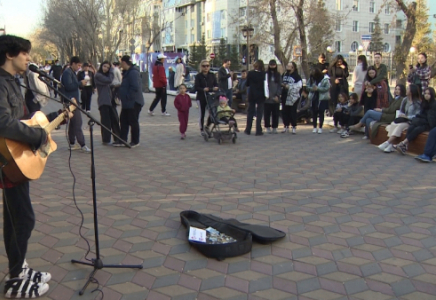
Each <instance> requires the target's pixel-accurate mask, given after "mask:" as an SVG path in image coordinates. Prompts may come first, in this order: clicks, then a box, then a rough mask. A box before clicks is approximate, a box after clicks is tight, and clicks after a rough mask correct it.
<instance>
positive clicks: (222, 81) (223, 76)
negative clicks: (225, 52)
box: [218, 67, 232, 92]
mask: <svg viewBox="0 0 436 300" xmlns="http://www.w3.org/2000/svg"><path fill="white" fill-rule="evenodd" d="M231 76H232V75H230V72H229V73H227V70H226V68H224V67H221V68H220V69H219V70H218V86H219V88H220V90H222V91H223V92H226V91H228V90H229V78H230V77H231ZM230 89H231V87H230Z"/></svg>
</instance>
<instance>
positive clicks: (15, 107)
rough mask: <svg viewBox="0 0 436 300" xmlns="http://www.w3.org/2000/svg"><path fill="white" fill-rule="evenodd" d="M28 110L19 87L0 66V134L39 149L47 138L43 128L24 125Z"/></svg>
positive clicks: (12, 77)
mask: <svg viewBox="0 0 436 300" xmlns="http://www.w3.org/2000/svg"><path fill="white" fill-rule="evenodd" d="M27 112H28V109H27V106H26V103H25V102H24V98H23V95H22V94H21V90H20V87H19V86H18V84H17V83H16V82H15V78H14V76H12V75H11V74H9V73H8V72H6V71H5V70H4V69H3V68H0V136H1V137H4V138H7V139H11V140H15V141H18V142H22V143H28V144H29V145H30V146H31V147H32V148H33V149H39V147H41V145H42V144H44V143H45V141H46V140H47V134H46V133H45V131H44V129H41V128H33V127H29V126H27V125H24V124H23V123H22V122H20V119H24V117H26V114H27Z"/></svg>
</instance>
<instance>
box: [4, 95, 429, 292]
mask: <svg viewBox="0 0 436 300" xmlns="http://www.w3.org/2000/svg"><path fill="white" fill-rule="evenodd" d="M145 97H146V106H145V107H144V109H143V112H142V114H141V118H140V123H141V146H140V147H138V148H135V149H132V150H129V149H126V148H113V147H107V146H103V145H102V144H101V137H100V134H99V128H98V127H96V129H95V132H96V134H95V140H96V148H95V155H96V174H97V197H98V213H99V230H100V246H101V255H102V257H103V261H104V263H107V264H119V263H122V264H142V265H143V266H144V269H142V270H132V269H110V268H105V269H103V270H99V271H98V272H97V274H96V276H95V277H96V279H97V280H98V281H99V283H100V287H101V290H102V291H103V292H104V299H105V300H112V299H113V300H118V299H123V300H127V299H129V300H131V299H149V300H157V299H159V300H161V299H162V300H164V299H165V300H166V299H174V300H176V299H177V300H188V299H199V300H206V299H229V300H230V299H232V300H236V299H238V300H239V299H250V300H261V299H268V300H276V299H277V300H279V299H289V300H291V299H300V300H303V299H322V300H332V299H356V300H357V299H363V300H366V299H371V300H377V299H381V300H384V299H404V300H415V299H420V300H421V299H422V300H425V299H435V298H436V285H435V281H436V239H435V237H434V235H435V233H436V218H435V213H436V201H435V190H436V189H435V184H434V183H435V177H436V167H435V166H433V165H426V164H420V163H418V162H416V161H415V160H414V159H413V158H412V157H410V156H406V157H402V156H400V155H398V154H397V153H392V154H389V155H388V154H384V153H380V151H379V150H378V149H377V148H376V147H374V146H373V145H370V144H369V143H368V142H366V141H362V140H361V139H360V137H359V136H355V137H351V138H349V139H340V138H339V136H338V135H337V134H332V133H323V134H321V135H320V134H312V132H311V128H310V126H299V128H298V131H297V134H296V135H291V134H277V135H265V136H261V137H256V136H254V135H251V136H246V135H242V134H241V135H240V136H239V138H238V140H237V143H236V144H232V143H224V144H222V145H218V143H216V142H214V141H209V142H208V143H206V142H205V141H204V140H203V139H202V138H201V137H200V136H199V131H198V127H197V125H196V121H197V114H198V110H197V109H196V107H195V104H194V105H193V107H192V109H191V112H190V122H189V127H188V132H187V135H188V137H187V139H186V140H184V141H182V140H180V139H179V133H178V121H177V116H176V111H175V109H174V106H173V97H169V104H168V110H169V112H170V113H171V117H162V116H160V115H156V116H153V117H151V116H148V115H147V109H148V106H149V104H150V103H151V100H152V98H153V95H152V94H145ZM95 102H96V101H95V99H94V104H93V105H94V106H93V110H92V113H93V114H96V115H98V110H97V108H96V106H95V104H96V103H95ZM51 105H52V104H51ZM158 110H159V107H158V108H157V109H156V111H158ZM238 121H239V125H240V128H241V129H244V127H245V115H238ZM84 127H87V126H86V125H84ZM326 131H327V130H326ZM85 134H87V131H86V130H85ZM53 136H54V139H55V140H56V142H57V143H58V150H57V151H56V152H55V153H53V154H52V155H51V157H50V159H49V161H48V164H47V167H46V170H45V172H44V174H43V176H42V178H41V179H40V180H38V181H35V182H32V183H31V195H32V200H33V203H34V209H35V212H36V216H37V224H36V227H35V230H34V231H33V234H32V237H31V240H30V244H29V251H28V254H27V259H28V262H29V263H30V265H31V266H32V267H33V268H35V269H39V270H44V271H50V272H51V273H52V275H53V279H52V281H51V282H50V291H49V292H48V294H47V296H46V297H43V298H41V299H53V300H58V299H59V300H61V299H62V300H68V299H84V300H86V299H101V294H99V293H98V292H94V293H91V291H92V290H93V289H95V288H96V287H97V285H96V284H91V285H90V287H89V288H88V289H87V290H86V292H85V294H84V295H83V296H79V295H78V290H79V289H80V288H81V286H82V285H83V284H84V282H85V281H86V278H87V276H88V274H89V273H90V271H91V269H90V268H89V267H86V266H81V265H77V264H72V263H71V262H70V260H71V259H84V256H85V253H86V250H87V246H86V243H85V242H84V240H83V239H81V238H80V237H79V235H78V232H79V230H78V228H79V224H80V220H81V219H80V214H79V213H78V211H77V210H76V208H75V207H74V202H73V193H72V184H73V179H72V176H71V174H70V171H69V167H68V158H69V152H68V150H67V142H66V139H65V132H64V131H63V130H60V131H56V132H55V133H54V134H53ZM86 139H87V141H89V135H86ZM71 165H72V170H73V172H74V175H75V177H76V180H77V182H76V186H75V197H76V200H77V203H78V206H79V207H80V209H81V210H82V211H83V214H84V217H85V222H84V227H83V230H82V234H83V235H85V236H86V238H87V239H88V240H89V241H90V243H91V247H92V251H93V250H94V236H93V218H92V206H91V204H92V202H91V199H92V197H91V196H92V195H91V180H90V156H89V155H87V154H83V153H80V152H73V153H72V157H71ZM187 209H191V210H196V211H198V212H200V213H212V214H215V215H217V216H221V217H223V218H231V217H233V218H237V219H238V220H241V221H244V222H248V223H252V224H263V225H269V226H271V227H274V228H277V229H280V230H283V231H285V232H286V233H287V236H286V238H284V239H282V240H280V241H277V242H275V243H273V244H270V245H260V244H256V243H254V244H253V250H252V251H251V253H249V254H246V255H244V256H240V257H235V258H230V259H225V260H224V261H217V260H214V259H208V258H206V257H204V256H203V255H201V254H200V253H199V252H197V251H196V250H195V249H193V248H191V247H190V246H189V244H188V243H187V239H186V230H185V228H184V227H183V226H182V225H181V223H180V219H179V213H180V212H181V211H182V210H187ZM87 257H88V258H93V257H95V254H94V253H93V252H92V253H90V254H89V255H88V256H87ZM0 270H3V273H4V272H5V271H6V270H7V259H6V257H5V251H4V249H3V247H0ZM2 286H3V285H2Z"/></svg>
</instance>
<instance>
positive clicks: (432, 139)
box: [424, 128, 436, 158]
mask: <svg viewBox="0 0 436 300" xmlns="http://www.w3.org/2000/svg"><path fill="white" fill-rule="evenodd" d="M424 154H425V155H427V156H428V157H430V158H433V156H435V155H436V128H433V129H432V130H430V132H429V133H428V137H427V143H425V148H424Z"/></svg>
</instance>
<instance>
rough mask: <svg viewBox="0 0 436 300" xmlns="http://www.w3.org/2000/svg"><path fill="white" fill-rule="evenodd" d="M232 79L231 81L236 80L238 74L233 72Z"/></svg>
mask: <svg viewBox="0 0 436 300" xmlns="http://www.w3.org/2000/svg"><path fill="white" fill-rule="evenodd" d="M232 80H233V81H235V80H238V74H236V73H233V75H232Z"/></svg>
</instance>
